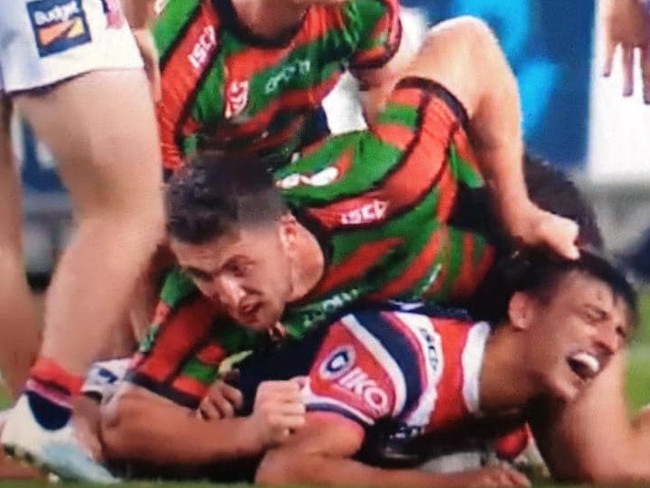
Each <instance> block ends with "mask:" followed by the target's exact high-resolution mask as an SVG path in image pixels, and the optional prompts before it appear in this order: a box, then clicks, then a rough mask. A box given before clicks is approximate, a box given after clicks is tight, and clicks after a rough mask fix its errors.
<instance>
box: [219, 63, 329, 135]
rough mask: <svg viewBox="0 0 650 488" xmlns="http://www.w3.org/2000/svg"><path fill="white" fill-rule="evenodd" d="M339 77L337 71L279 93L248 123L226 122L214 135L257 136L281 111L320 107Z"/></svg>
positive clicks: (297, 110)
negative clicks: (306, 84) (301, 86)
mask: <svg viewBox="0 0 650 488" xmlns="http://www.w3.org/2000/svg"><path fill="white" fill-rule="evenodd" d="M339 77H340V73H338V72H337V73H335V74H333V75H332V76H331V77H330V78H328V79H327V80H325V81H323V82H321V83H320V84H318V85H313V86H310V87H308V88H305V89H303V90H291V91H286V92H284V93H282V94H279V95H280V96H278V97H277V98H275V99H273V100H272V101H271V102H269V104H268V105H266V107H265V108H264V110H262V111H261V112H259V113H257V114H255V115H254V118H253V119H252V120H250V121H247V122H246V124H244V125H235V124H224V125H223V126H221V127H219V129H218V130H217V131H216V132H215V134H214V137H215V139H221V138H229V139H231V140H232V139H234V138H241V139H243V138H247V137H249V138H250V137H257V136H259V134H262V133H263V132H264V130H265V129H266V128H267V127H268V126H269V125H270V124H271V122H272V121H273V118H274V117H276V116H277V114H278V113H279V112H281V111H288V112H299V111H302V110H305V111H306V110H311V109H314V108H316V107H318V106H319V105H320V103H321V102H322V101H323V99H324V98H325V96H327V94H328V93H329V92H330V91H332V89H333V88H334V86H335V85H336V82H337V81H338V79H339ZM256 147H257V146H256Z"/></svg>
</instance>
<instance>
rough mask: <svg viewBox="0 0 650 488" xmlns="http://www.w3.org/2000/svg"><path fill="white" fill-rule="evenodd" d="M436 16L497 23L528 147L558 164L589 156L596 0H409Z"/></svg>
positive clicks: (435, 18)
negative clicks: (469, 17)
mask: <svg viewBox="0 0 650 488" xmlns="http://www.w3.org/2000/svg"><path fill="white" fill-rule="evenodd" d="M402 4H403V5H405V6H407V7H417V8H419V9H422V11H424V12H426V14H427V17H428V20H429V22H430V23H433V22H438V21H441V20H444V19H448V18H451V17H456V16H459V15H474V16H477V17H480V18H482V19H484V20H485V21H486V22H487V23H488V24H489V25H490V26H491V27H492V29H494V31H495V33H496V35H497V37H498V38H499V40H500V42H501V45H502V47H503V49H504V50H505V52H506V54H507V56H508V60H509V61H510V63H511V65H512V67H513V69H514V71H515V74H516V76H517V79H518V81H519V87H520V91H521V97H522V107H523V114H524V130H525V135H526V141H527V143H528V145H529V147H530V148H531V149H532V150H533V151H535V152H537V153H538V154H541V155H542V156H544V157H546V158H548V159H549V160H550V161H551V162H552V163H553V164H556V165H560V166H562V167H564V168H567V169H569V168H574V167H575V166H582V165H584V164H585V158H586V149H587V134H588V118H589V80H590V71H591V59H592V37H593V26H594V14H595V6H594V4H595V2H594V1H593V0H571V1H567V0H402Z"/></svg>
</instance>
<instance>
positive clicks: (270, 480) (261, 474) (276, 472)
mask: <svg viewBox="0 0 650 488" xmlns="http://www.w3.org/2000/svg"><path fill="white" fill-rule="evenodd" d="M300 465H301V463H300V461H299V460H297V459H296V457H295V456H292V455H291V454H289V453H288V452H286V451H283V450H281V449H280V450H276V449H274V450H271V451H268V452H267V453H266V455H265V456H264V458H263V459H262V462H261V463H260V465H259V467H258V468H257V471H256V473H255V484H260V485H288V484H295V483H308V482H309V481H310V480H304V479H302V476H300V473H299V472H298V471H297V470H298V468H299V466H300Z"/></svg>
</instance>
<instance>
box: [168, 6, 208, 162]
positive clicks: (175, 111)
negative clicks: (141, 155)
mask: <svg viewBox="0 0 650 488" xmlns="http://www.w3.org/2000/svg"><path fill="white" fill-rule="evenodd" d="M209 4H210V2H203V3H202V4H201V8H200V12H199V15H198V16H197V18H196V19H195V20H194V21H193V22H192V24H191V25H190V26H189V28H188V29H187V32H186V34H185V35H184V36H183V38H182V40H181V42H180V43H179V44H178V45H177V46H176V48H175V50H174V52H173V53H171V55H170V56H169V58H168V61H167V63H166V64H165V66H164V68H163V70H162V73H161V80H160V81H161V91H162V97H161V100H164V101H165V103H158V105H157V116H158V127H159V131H160V139H161V148H162V156H163V166H164V167H165V168H168V169H172V170H173V169H177V168H178V167H180V166H182V164H183V155H182V154H181V151H180V148H179V144H178V140H177V138H178V137H179V134H180V133H181V128H182V127H183V126H184V124H185V122H186V117H188V116H189V111H188V107H189V104H190V103H191V102H192V101H193V99H194V96H195V94H196V90H197V89H198V87H199V85H200V83H199V81H200V80H201V78H202V77H203V76H204V74H205V72H206V71H207V70H208V69H209V67H210V64H211V60H212V56H213V54H214V52H215V50H216V49H217V48H218V46H217V33H218V30H219V18H218V17H217V16H216V15H215V13H214V11H213V10H212V8H211V7H210V6H209Z"/></svg>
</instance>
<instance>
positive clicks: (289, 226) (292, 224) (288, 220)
mask: <svg viewBox="0 0 650 488" xmlns="http://www.w3.org/2000/svg"><path fill="white" fill-rule="evenodd" d="M297 236H298V221H297V220H296V218H295V217H294V216H293V214H291V213H290V212H285V213H284V214H283V215H282V217H280V240H281V241H282V246H283V247H284V248H285V249H287V250H290V249H292V248H293V247H294V245H295V242H296V239H297Z"/></svg>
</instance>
